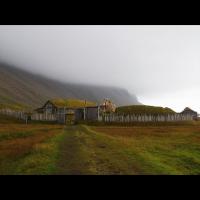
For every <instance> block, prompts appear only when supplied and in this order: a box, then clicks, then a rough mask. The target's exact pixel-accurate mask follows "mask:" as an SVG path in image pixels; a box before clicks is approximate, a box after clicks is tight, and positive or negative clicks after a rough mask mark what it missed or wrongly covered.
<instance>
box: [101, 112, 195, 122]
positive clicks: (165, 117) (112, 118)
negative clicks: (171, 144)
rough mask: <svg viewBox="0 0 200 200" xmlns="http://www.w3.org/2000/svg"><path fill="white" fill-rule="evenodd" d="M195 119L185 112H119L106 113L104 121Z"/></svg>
mask: <svg viewBox="0 0 200 200" xmlns="http://www.w3.org/2000/svg"><path fill="white" fill-rule="evenodd" d="M191 120H193V116H192V115H185V114H169V115H147V114H138V115H134V114H133V115H117V114H106V115H105V116H104V117H103V118H102V121H104V122H122V123H124V122H125V123H129V122H174V121H191Z"/></svg>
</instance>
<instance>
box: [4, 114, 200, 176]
mask: <svg viewBox="0 0 200 200" xmlns="http://www.w3.org/2000/svg"><path fill="white" fill-rule="evenodd" d="M0 174H2V175H3V174H75V175H76V174H97V175H101V174H117V175H118V174H119V175H121V174H142V175H143V174H155V175H156V174H200V123H199V122H195V123H191V124H185V125H183V124H182V125H181V126H164V125H163V126H162V125H160V126H150V125H149V126H139V125H137V126H132V127H131V126H130V127H122V126H121V127H120V126H87V125H76V126H67V127H64V126H60V125H53V124H52V125H51V124H28V125H25V124H23V123H22V122H20V121H17V120H14V119H11V118H5V117H2V116H0Z"/></svg>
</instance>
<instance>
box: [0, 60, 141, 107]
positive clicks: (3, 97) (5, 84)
mask: <svg viewBox="0 0 200 200" xmlns="http://www.w3.org/2000/svg"><path fill="white" fill-rule="evenodd" d="M52 98H79V99H87V100H90V101H96V102H100V101H101V100H102V99H103V98H110V99H112V100H113V101H114V102H115V103H116V104H117V105H129V104H140V103H139V102H138V101H137V98H136V97H135V96H133V95H130V94H129V93H128V91H126V90H124V89H121V88H116V87H104V86H93V85H82V84H74V83H61V82H59V81H55V80H52V79H48V78H46V77H43V76H40V75H36V74H32V73H29V72H26V71H24V70H21V69H18V68H15V67H11V66H9V65H7V64H1V63H0V104H1V105H2V104H3V105H12V104H23V105H26V106H30V107H32V108H34V107H38V106H41V104H43V103H44V102H46V101H47V100H49V99H52Z"/></svg>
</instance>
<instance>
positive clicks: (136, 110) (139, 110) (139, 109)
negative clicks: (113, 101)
mask: <svg viewBox="0 0 200 200" xmlns="http://www.w3.org/2000/svg"><path fill="white" fill-rule="evenodd" d="M116 113H117V114H125V115H126V114H150V115H158V114H174V113H175V112H174V111H173V110H172V109H170V108H163V107H156V106H147V105H132V106H122V107H117V109H116Z"/></svg>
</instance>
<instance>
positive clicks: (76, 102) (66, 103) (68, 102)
mask: <svg viewBox="0 0 200 200" xmlns="http://www.w3.org/2000/svg"><path fill="white" fill-rule="evenodd" d="M50 102H51V103H53V104H54V105H55V106H57V107H69V108H78V107H84V106H86V107H89V106H96V105H97V104H96V103H95V102H91V101H85V100H80V99H52V100H50Z"/></svg>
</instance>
